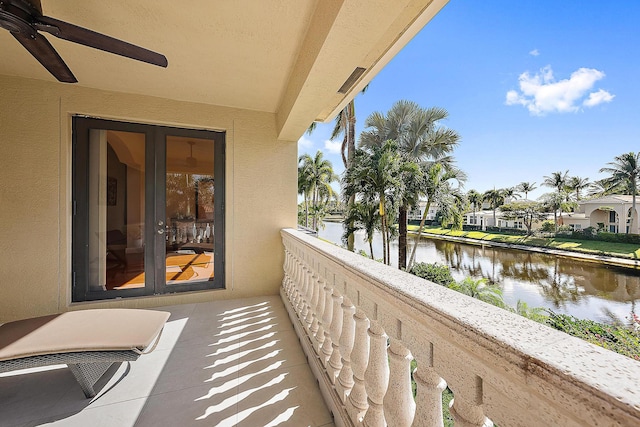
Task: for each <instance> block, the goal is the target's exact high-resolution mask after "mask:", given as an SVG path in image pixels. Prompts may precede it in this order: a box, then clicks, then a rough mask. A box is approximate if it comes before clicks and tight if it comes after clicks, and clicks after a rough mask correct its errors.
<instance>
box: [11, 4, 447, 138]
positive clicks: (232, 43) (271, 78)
mask: <svg viewBox="0 0 640 427" xmlns="http://www.w3.org/2000/svg"><path fill="white" fill-rule="evenodd" d="M446 2H447V0H334V1H318V0H302V1H301V0H280V1H255V0H235V1H216V2H209V1H204V0H199V1H195V2H186V3H184V4H182V3H176V2H175V1H170V0H156V1H154V2H142V1H131V0H111V1H109V2H104V1H100V0H43V1H42V8H43V13H44V15H47V16H52V17H55V18H57V19H60V20H63V21H67V22H70V23H73V24H76V25H80V26H82V27H86V28H89V29H92V30H94V31H98V32H101V33H104V34H108V35H110V36H113V37H116V38H119V39H122V40H125V41H128V42H130V43H134V44H137V45H139V46H142V47H145V48H148V49H151V50H155V51H157V52H160V53H162V54H164V55H165V56H166V57H167V59H168V61H169V66H168V68H166V69H163V68H160V67H155V66H152V65H149V64H145V63H141V62H137V61H133V60H130V59H126V58H122V57H119V56H115V55H111V54H108V53H105V52H101V51H98V50H94V49H91V48H88V47H85V46H81V45H77V44H74V43H70V42H67V41H64V40H60V39H57V38H55V37H51V36H49V37H47V38H48V39H49V41H50V42H51V44H52V45H53V46H54V47H55V49H56V50H57V51H58V52H59V54H60V56H61V57H62V58H63V59H64V60H65V62H66V63H67V65H68V66H69V68H70V69H71V70H72V72H73V73H74V74H75V76H76V77H77V78H78V80H79V83H77V84H78V85H80V86H85V87H91V88H97V89H103V90H109V91H116V92H125V93H134V94H144V95H150V96H156V97H160V98H167V99H175V100H180V101H188V102H196V103H203V104H212V105H221V106H228V107H233V108H242V109H248V110H256V111H264V112H270V113H276V117H277V119H276V120H277V124H278V130H279V137H280V138H281V139H297V138H298V137H299V136H300V135H301V134H302V133H303V132H304V130H305V129H306V127H307V126H308V125H309V124H310V123H311V121H313V120H323V121H328V120H331V118H332V117H333V116H334V115H335V113H336V112H337V111H339V110H340V108H342V106H344V105H345V104H346V103H347V102H348V101H349V100H350V99H352V98H353V96H354V95H355V94H356V93H358V91H359V90H361V88H362V87H363V86H364V85H365V84H366V83H367V82H368V81H369V80H371V78H373V76H374V75H375V74H376V73H377V72H378V71H379V69H380V68H381V67H382V66H383V65H384V64H386V63H387V62H388V61H389V60H390V59H391V57H393V55H395V53H397V51H398V50H399V49H400V48H401V47H402V46H404V44H406V43H407V42H408V41H409V40H410V38H411V37H412V36H413V35H414V34H415V33H417V31H419V29H420V28H422V26H424V25H425V24H426V23H427V22H428V21H429V20H430V19H431V18H432V17H433V16H434V15H435V14H436V13H437V12H438V11H439V10H440V9H441V8H442V7H443V6H444V4H446ZM0 46H2V50H3V57H4V60H3V61H0V74H4V75H13V76H22V77H26V78H33V79H40V80H48V81H55V79H54V78H53V77H52V76H51V75H50V74H49V73H48V72H47V71H46V70H45V69H44V68H43V67H42V66H41V65H40V64H39V63H38V62H36V60H35V59H34V58H33V57H31V56H30V55H29V54H28V53H27V51H26V50H24V49H23V48H22V46H20V45H19V44H18V43H17V42H16V41H15V40H14V39H13V37H12V36H11V34H10V33H9V32H7V31H0ZM356 67H363V68H365V69H366V70H367V71H366V72H365V73H364V75H363V76H362V77H361V78H360V79H359V81H357V82H356V84H355V85H354V86H353V88H352V89H351V90H350V91H348V92H347V93H346V94H339V93H338V92H337V90H338V89H339V88H340V86H342V84H343V83H344V82H345V80H346V79H347V78H348V77H349V75H350V74H351V73H352V72H353V70H354V69H355V68H356Z"/></svg>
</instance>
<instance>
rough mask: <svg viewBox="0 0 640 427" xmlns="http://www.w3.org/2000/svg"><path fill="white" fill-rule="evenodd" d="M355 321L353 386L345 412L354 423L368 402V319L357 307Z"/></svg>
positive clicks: (361, 416) (356, 423)
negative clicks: (366, 386) (366, 374)
mask: <svg viewBox="0 0 640 427" xmlns="http://www.w3.org/2000/svg"><path fill="white" fill-rule="evenodd" d="M353 319H354V321H355V325H356V328H355V337H354V341H353V350H352V351H351V369H352V370H353V387H352V388H351V393H349V397H348V398H347V402H346V407H347V413H348V414H349V417H350V418H351V421H353V423H354V424H355V425H361V424H362V418H363V417H364V414H365V412H366V411H367V408H368V407H369V404H368V403H367V391H366V389H365V386H364V375H365V372H366V369H367V364H368V363H369V333H368V330H369V319H368V318H367V316H366V315H365V314H364V311H362V310H361V309H359V308H356V313H355V314H354V316H353Z"/></svg>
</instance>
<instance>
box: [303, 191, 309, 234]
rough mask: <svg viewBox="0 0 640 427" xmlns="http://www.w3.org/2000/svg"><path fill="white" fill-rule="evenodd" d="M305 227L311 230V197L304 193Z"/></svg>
mask: <svg viewBox="0 0 640 427" xmlns="http://www.w3.org/2000/svg"><path fill="white" fill-rule="evenodd" d="M304 226H305V227H307V228H309V195H308V194H307V192H306V191H305V192H304Z"/></svg>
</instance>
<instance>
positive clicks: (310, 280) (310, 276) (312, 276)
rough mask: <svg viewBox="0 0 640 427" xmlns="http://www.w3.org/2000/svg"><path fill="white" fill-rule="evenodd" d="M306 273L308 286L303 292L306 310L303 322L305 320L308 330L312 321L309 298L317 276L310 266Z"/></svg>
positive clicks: (311, 305) (311, 295)
mask: <svg viewBox="0 0 640 427" xmlns="http://www.w3.org/2000/svg"><path fill="white" fill-rule="evenodd" d="M307 274H308V277H307V281H308V286H307V292H306V294H305V301H306V311H307V312H306V314H305V316H304V322H305V323H304V324H305V329H306V330H307V331H309V330H310V329H311V322H313V304H312V301H311V300H312V299H313V291H314V289H315V286H316V279H317V276H316V273H315V271H314V270H313V268H312V267H310V268H309V271H308V272H307Z"/></svg>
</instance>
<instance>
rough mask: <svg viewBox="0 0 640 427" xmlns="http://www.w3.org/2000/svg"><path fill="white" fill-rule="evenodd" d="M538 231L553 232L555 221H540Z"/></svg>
mask: <svg viewBox="0 0 640 427" xmlns="http://www.w3.org/2000/svg"><path fill="white" fill-rule="evenodd" d="M540 231H542V232H545V233H553V232H555V231H556V223H555V222H553V221H551V220H546V221H542V225H541V226H540Z"/></svg>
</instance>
